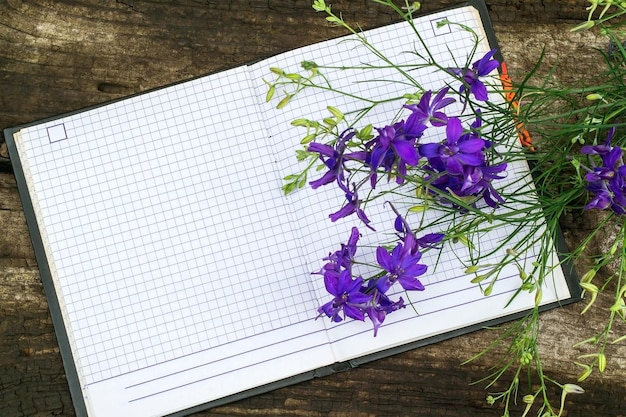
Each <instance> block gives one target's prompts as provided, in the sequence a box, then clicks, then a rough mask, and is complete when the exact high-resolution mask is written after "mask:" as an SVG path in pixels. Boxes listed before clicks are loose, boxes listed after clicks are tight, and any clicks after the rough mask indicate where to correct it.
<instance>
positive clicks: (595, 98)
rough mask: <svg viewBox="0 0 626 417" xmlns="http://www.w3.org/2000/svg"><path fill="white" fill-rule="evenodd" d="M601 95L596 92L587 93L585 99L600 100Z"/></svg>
mask: <svg viewBox="0 0 626 417" xmlns="http://www.w3.org/2000/svg"><path fill="white" fill-rule="evenodd" d="M602 98H603V97H602V96H601V95H600V94H598V93H592V94H587V97H586V99H587V100H589V101H596V100H602Z"/></svg>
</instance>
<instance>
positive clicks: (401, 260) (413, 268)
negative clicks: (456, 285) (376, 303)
mask: <svg viewBox="0 0 626 417" xmlns="http://www.w3.org/2000/svg"><path fill="white" fill-rule="evenodd" d="M414 239H415V237H414V236H413V234H407V235H406V238H405V241H404V242H403V243H401V242H398V244H397V245H396V247H395V248H394V249H393V250H392V251H391V253H389V252H388V251H387V249H385V248H384V247H382V246H379V247H378V248H377V249H376V260H377V262H378V264H379V265H380V266H381V267H382V268H383V269H384V270H385V271H387V274H386V275H385V276H384V277H383V278H381V279H379V281H378V285H377V287H378V289H379V290H380V291H382V292H383V293H386V292H387V290H388V289H389V287H391V286H392V285H393V284H394V283H395V282H398V283H400V285H401V286H402V288H404V289H405V290H417V291H423V290H424V285H423V284H422V283H421V282H420V280H419V279H417V277H418V276H420V275H423V274H424V273H425V272H426V270H427V268H428V267H427V266H426V265H424V264H420V263H419V261H420V259H421V258H422V254H421V253H420V252H419V251H418V252H415V253H411V249H412V248H413V247H414V246H415V242H414Z"/></svg>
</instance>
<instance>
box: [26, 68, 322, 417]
mask: <svg viewBox="0 0 626 417" xmlns="http://www.w3.org/2000/svg"><path fill="white" fill-rule="evenodd" d="M246 74H247V70H246V68H245V67H242V68H238V69H234V70H230V71H226V72H223V73H219V74H215V75H212V76H208V77H203V78H199V79H196V80H192V81H188V82H185V83H182V84H178V85H174V86H171V87H168V88H164V89H161V90H157V91H153V92H150V93H147V94H142V95H139V96H135V97H131V98H128V99H125V100H122V101H118V102H115V103H111V104H108V105H105V106H103V107H99V108H96V109H92V110H88V111H86V112H82V113H78V114H75V115H70V116H67V117H63V118H60V119H57V120H54V121H50V122H46V123H44V124H40V125H36V126H33V127H29V128H24V129H22V130H21V131H20V132H19V133H18V134H17V135H15V137H16V139H17V141H18V143H17V147H18V149H19V153H20V157H21V160H22V162H23V164H24V165H25V166H26V169H25V171H26V172H27V173H28V174H27V176H28V177H29V178H28V183H29V191H30V193H31V200H32V201H33V202H34V205H35V206H36V207H37V209H36V218H37V221H38V223H39V226H40V229H41V235H42V237H43V240H44V242H45V243H46V244H45V251H46V256H47V258H48V260H49V264H50V268H51V274H52V277H53V280H54V285H55V288H56V291H57V295H58V299H59V302H60V305H61V309H62V316H63V319H64V322H65V326H66V329H67V333H68V335H69V339H70V345H71V351H72V354H73V356H74V358H75V362H76V367H77V369H78V374H79V375H78V376H79V380H80V383H81V389H82V391H83V395H84V400H85V403H86V406H87V409H88V410H89V415H90V416H92V417H93V416H96V417H103V416H120V415H129V416H130V415H132V416H155V415H163V414H168V413H171V412H175V411H178V410H181V409H185V408H188V407H191V406H194V405H197V404H202V403H205V402H207V401H210V400H214V399H217V398H222V397H224V396H227V395H229V394H233V393H237V392H240V391H242V390H246V389H249V388H254V387H257V386H259V385H263V384H266V383H268V382H272V381H274V380H278V379H281V378H285V377H287V376H291V375H293V374H298V373H301V372H305V371H308V370H311V369H316V368H319V367H321V366H323V365H326V364H328V363H330V362H332V355H331V354H330V350H329V348H328V346H327V337H326V335H325V333H324V331H323V329H324V327H323V323H322V322H321V321H315V320H312V319H311V314H310V312H311V311H313V310H314V309H315V307H316V305H317V300H315V299H314V298H313V297H312V294H311V291H310V283H308V282H307V280H306V279H300V280H297V279H293V277H301V276H303V275H305V276H307V275H308V270H307V268H305V267H303V265H302V264H301V262H300V260H299V256H298V254H299V252H298V250H297V246H298V242H296V241H295V237H294V235H293V233H291V230H292V229H293V225H292V224H290V220H289V217H288V215H287V214H288V209H287V208H286V206H285V199H284V197H283V196H282V193H281V191H280V178H279V177H278V176H277V172H276V171H275V169H274V167H273V163H272V155H271V154H270V153H269V152H268V149H266V147H265V142H264V140H265V131H264V129H263V127H262V122H261V121H260V120H259V117H258V113H257V112H256V107H255V106H251V105H250V104H249V100H248V98H249V96H250V85H249V83H248V79H247V75H246Z"/></svg>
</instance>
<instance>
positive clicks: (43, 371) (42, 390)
mask: <svg viewBox="0 0 626 417" xmlns="http://www.w3.org/2000/svg"><path fill="white" fill-rule="evenodd" d="M451 3H453V2H452V1H440V2H431V1H429V0H426V1H424V9H425V10H432V9H435V8H439V7H441V5H446V4H451ZM487 3H488V5H489V8H490V11H491V16H492V19H493V20H494V24H495V26H496V32H497V34H498V38H499V41H500V43H501V46H502V49H503V52H504V55H505V57H506V58H507V61H508V63H509V69H510V70H511V72H512V73H513V75H514V77H515V76H517V77H520V78H521V76H523V74H524V73H525V72H526V71H528V70H529V69H530V68H531V67H532V66H533V65H534V63H535V62H536V60H537V58H538V56H539V54H540V50H541V48H542V47H543V46H546V50H547V55H546V62H547V64H549V65H551V64H553V63H556V62H557V61H558V62H560V64H561V66H562V68H563V70H562V71H561V72H560V74H559V77H561V79H567V78H568V77H577V76H579V77H582V76H585V74H587V73H588V72H589V71H593V70H592V69H590V67H589V65H590V63H591V64H592V63H593V62H595V61H594V60H595V59H596V58H595V55H594V53H593V52H592V51H591V50H590V49H587V48H586V47H587V46H588V45H595V46H598V47H604V45H602V43H601V42H600V41H599V40H598V39H597V38H596V37H595V36H594V35H593V34H575V35H572V34H568V33H567V32H566V29H567V27H568V25H569V24H572V23H573V22H574V21H575V20H576V19H582V18H584V16H585V11H584V8H585V7H586V5H587V2H586V1H584V0H563V1H538V0H533V1H513V2H511V1H507V0H493V1H489V0H488V1H487ZM333 8H334V9H335V10H337V11H339V10H342V11H343V13H344V16H345V17H346V18H348V19H350V20H351V21H355V22H356V21H358V22H360V23H361V24H362V25H363V27H365V28H367V27H372V26H376V25H380V24H385V23H389V22H391V21H393V20H395V17H394V16H393V15H392V14H391V13H389V12H388V11H386V10H384V9H383V8H381V7H378V6H375V5H372V4H371V2H368V1H366V0H361V1H354V0H352V1H347V0H343V1H336V2H333ZM529 24H532V27H531V26H529ZM340 34H342V33H341V32H340V31H339V30H337V29H334V28H330V27H328V25H327V24H326V23H325V22H324V20H323V19H322V18H321V16H319V15H316V14H315V13H314V12H313V11H312V10H311V9H310V2H309V1H308V0H287V1H286V0H232V1H210V0H206V1H200V0H198V1H192V0H186V1H182V0H181V1H169V2H159V1H112V0H110V1H96V0H83V1H81V0H70V1H65V2H53V1H50V0H8V1H4V2H0V80H1V84H0V129H1V128H4V127H8V126H12V125H15V124H18V123H23V122H29V121H32V120H35V119H38V118H41V117H47V116H52V115H55V114H59V113H61V112H65V111H71V110H75V109H79V108H83V107H85V106H89V105H93V104H96V103H101V102H103V101H107V100H110V99H114V98H118V97H122V96H125V95H128V94H132V93H137V92H140V91H145V90H146V89H150V88H155V87H159V86H162V85H165V84H169V83H172V82H176V81H179V80H182V79H187V78H189V77H193V76H198V75H202V74H205V73H209V72H213V71H218V70H221V69H225V68H228V67H231V66H235V65H240V64H243V63H245V62H248V61H252V60H255V59H259V58H262V57H266V56H270V55H273V54H276V53H279V52H281V51H284V50H288V49H292V48H295V47H298V46H302V45H305V44H308V43H313V42H317V41H320V40H323V39H326V38H328V37H332V36H338V35H340ZM0 164H1V162H0ZM4 167H5V168H6V167H7V165H6V163H5V164H4ZM5 170H6V169H5ZM570 227H571V228H572V229H571V230H570V231H568V236H569V237H570V238H571V239H574V240H575V239H577V238H579V237H578V235H577V233H576V228H577V227H579V226H578V224H576V223H574V222H571V224H570ZM0 230H1V231H2V237H0V401H2V404H3V406H2V408H1V409H2V412H0V414H1V415H7V416H50V415H62V416H72V415H73V408H72V405H71V401H70V397H69V390H68V388H67V383H66V381H65V377H64V372H63V367H62V363H61V359H60V355H59V352H58V346H57V343H56V338H55V335H54V330H53V328H52V324H51V321H50V317H49V313H48V310H47V303H46V300H45V297H44V294H43V288H42V286H41V283H40V281H39V275H38V273H37V270H36V267H35V260H34V254H33V251H32V246H31V244H30V241H29V238H28V232H27V229H26V223H25V220H24V216H23V213H22V211H21V204H20V203H19V197H18V194H17V189H16V186H15V181H14V179H13V177H12V175H11V174H10V173H6V172H0ZM598 245H599V244H598ZM598 247H600V246H598ZM598 303H599V306H600V307H603V308H606V307H608V306H609V305H610V304H611V300H610V297H607V296H603V297H602V298H601V299H600V300H598ZM581 308H582V307H581V306H579V305H574V306H569V307H566V308H563V309H559V310H557V311H552V312H549V313H546V314H544V315H543V316H542V323H543V324H542V325H543V331H542V334H543V335H544V336H543V337H544V338H543V339H542V341H541V346H542V348H543V351H542V353H543V358H544V366H545V371H546V373H547V374H548V375H553V376H555V377H556V379H558V380H560V381H564V380H568V381H574V380H575V377H576V375H577V374H578V372H579V369H577V368H576V366H575V365H573V363H572V361H573V360H574V359H575V357H576V356H577V355H578V354H579V353H581V352H582V351H577V350H574V349H572V348H571V346H572V344H573V343H575V342H576V341H578V340H580V339H581V338H584V337H586V336H588V335H589V333H587V331H588V329H590V328H593V327H594V326H596V327H597V326H599V325H600V324H602V323H603V322H604V320H605V317H604V316H603V313H602V311H603V308H597V309H594V310H592V311H591V312H590V313H589V314H587V315H585V316H584V317H581V316H580V315H579V312H580V309H581ZM621 330H622V331H623V330H624V329H621ZM493 338H494V335H493V332H490V331H480V332H475V333H473V334H470V335H466V336H463V337H458V338H455V339H452V340H449V341H446V342H442V343H438V344H436V345H432V346H428V347H425V348H422V349H417V350H414V351H410V352H406V353H404V354H400V355H395V356H393V357H390V358H387V359H383V360H379V361H376V362H373V363H370V364H367V365H363V366H361V367H359V368H357V369H354V370H351V371H348V372H344V373H340V374H336V375H332V376H329V377H324V378H319V379H316V380H312V381H309V382H305V383H301V384H298V385H295V386H292V387H288V388H284V389H280V390H276V391H273V392H270V393H267V394H263V395H259V396H255V397H252V398H249V399H246V400H243V401H239V402H237V403H233V404H230V405H227V406H223V407H219V408H216V409H214V410H210V411H208V412H204V413H198V414H197V415H198V416H241V415H269V416H334V417H340V416H391V415H393V416H404V415H406V416H445V415H452V414H454V415H467V416H494V415H499V412H498V411H497V410H494V409H493V408H491V407H489V406H488V405H486V403H485V401H484V399H485V396H486V392H485V391H484V390H483V387H482V386H481V385H476V386H474V385H469V383H470V382H471V381H472V380H476V379H478V378H480V377H482V376H484V375H486V373H487V366H489V365H490V364H492V363H493V358H485V359H481V360H479V361H478V362H476V363H473V364H471V365H467V366H460V365H459V364H460V362H462V361H463V360H465V359H467V358H468V357H469V356H471V355H472V354H474V353H476V352H478V351H480V349H481V348H484V347H485V346H487V344H488V343H489V342H490V341H491V340H493ZM611 349H612V351H611V352H609V354H610V358H611V360H610V362H609V364H608V365H609V366H608V369H607V371H606V372H605V373H604V374H602V375H598V374H595V375H593V376H592V377H591V378H590V379H589V380H588V381H586V382H585V384H584V386H585V388H586V389H587V390H588V391H589V392H590V394H588V395H584V396H578V397H572V398H571V399H568V406H569V413H568V415H569V416H579V415H587V414H591V413H593V414H594V415H607V416H609V415H610V416H617V415H624V409H623V405H622V402H623V399H624V398H626V386H625V385H626V384H625V378H624V372H625V370H626V347H624V345H621V346H613V347H611ZM498 388H501V387H496V389H498ZM554 395H555V398H557V397H558V394H557V393H555V394H554ZM571 400H573V401H575V402H572V401H571Z"/></svg>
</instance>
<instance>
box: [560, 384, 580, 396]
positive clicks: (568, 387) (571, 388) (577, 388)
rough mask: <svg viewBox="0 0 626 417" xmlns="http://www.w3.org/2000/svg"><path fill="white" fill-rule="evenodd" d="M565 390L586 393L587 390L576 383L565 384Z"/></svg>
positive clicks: (569, 392)
mask: <svg viewBox="0 0 626 417" xmlns="http://www.w3.org/2000/svg"><path fill="white" fill-rule="evenodd" d="M563 391H565V392H566V393H568V394H584V392H585V390H584V389H582V387H580V386H578V385H576V384H565V385H563Z"/></svg>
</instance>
